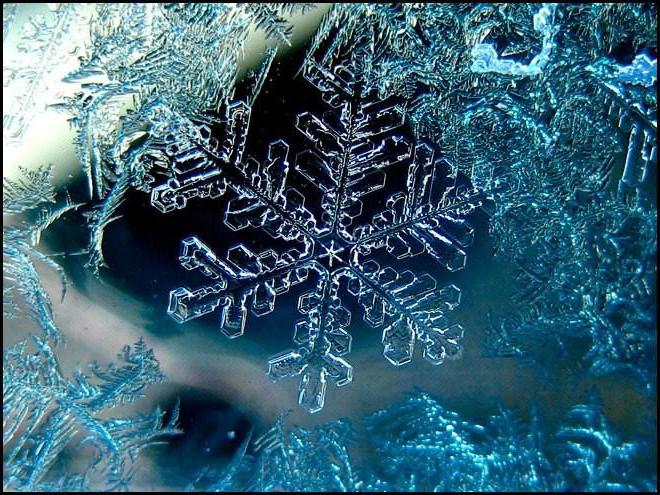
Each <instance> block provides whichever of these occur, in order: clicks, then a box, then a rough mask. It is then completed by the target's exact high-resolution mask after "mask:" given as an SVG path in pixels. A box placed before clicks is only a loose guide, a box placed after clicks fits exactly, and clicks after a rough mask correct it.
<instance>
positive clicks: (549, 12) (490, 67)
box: [472, 3, 557, 77]
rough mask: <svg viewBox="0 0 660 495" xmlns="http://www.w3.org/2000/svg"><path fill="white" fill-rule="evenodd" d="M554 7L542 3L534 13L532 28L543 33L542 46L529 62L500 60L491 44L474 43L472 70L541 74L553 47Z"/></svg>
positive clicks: (551, 4) (526, 74)
mask: <svg viewBox="0 0 660 495" xmlns="http://www.w3.org/2000/svg"><path fill="white" fill-rule="evenodd" d="M556 8H557V7H556V4H553V3H544V4H543V6H542V7H541V9H540V10H539V11H538V12H537V13H536V14H534V30H535V31H538V32H539V33H541V34H542V35H543V48H542V49H541V52H540V53H539V54H538V55H535V56H534V58H533V59H532V61H531V62H530V63H529V64H527V65H525V64H521V63H520V62H515V61H513V60H502V59H500V57H499V55H498V54H497V51H495V47H494V46H493V45H490V44H487V43H483V44H478V45H474V47H473V48H472V70H473V71H474V72H498V73H500V74H507V75H511V76H523V77H524V76H538V75H539V74H541V72H542V71H543V67H545V65H546V64H547V63H548V59H549V58H550V53H551V52H552V48H553V47H554V43H553V35H554V32H555V28H554V25H553V16H554V15H555V9H556Z"/></svg>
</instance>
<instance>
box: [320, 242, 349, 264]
mask: <svg viewBox="0 0 660 495" xmlns="http://www.w3.org/2000/svg"><path fill="white" fill-rule="evenodd" d="M320 248H321V249H320V253H321V254H319V256H318V258H317V259H318V260H319V261H320V262H321V263H322V264H323V265H324V266H327V267H328V268H329V269H333V268H337V267H338V266H340V265H343V264H348V260H347V258H346V257H347V256H348V252H349V249H348V246H347V245H346V244H345V243H344V242H342V241H340V240H337V239H332V240H331V241H330V243H329V244H322V245H321V246H320Z"/></svg>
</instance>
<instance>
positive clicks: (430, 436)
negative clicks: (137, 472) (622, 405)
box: [189, 392, 656, 492]
mask: <svg viewBox="0 0 660 495" xmlns="http://www.w3.org/2000/svg"><path fill="white" fill-rule="evenodd" d="M363 423H364V424H363V425H362V428H361V430H362V433H358V432H357V431H356V430H354V429H353V428H352V426H351V425H350V423H348V422H347V421H345V420H340V421H335V422H332V423H327V424H324V425H322V426H318V427H316V428H314V429H311V430H309V429H304V428H289V429H288V430H287V429H285V428H284V427H283V419H282V418H280V420H278V422H277V423H276V425H275V426H274V427H273V428H272V429H271V430H269V431H268V432H267V433H265V434H264V435H263V436H261V437H260V438H258V439H257V440H256V441H254V442H250V443H247V442H246V443H245V444H244V445H243V447H242V448H241V450H240V452H239V454H238V455H237V457H236V458H235V459H234V461H233V462H232V464H231V465H229V466H228V467H227V468H226V470H225V471H224V472H220V473H217V472H212V471H209V470H205V471H203V472H202V473H200V475H199V476H198V477H197V478H196V479H195V480H194V482H193V483H192V484H191V485H190V486H189V490H191V491H198V490H203V491H258V492H264V491H317V490H320V491H369V492H371V491H387V492H397V491H410V492H437V491H439V492H445V491H457V492H465V491H469V492H475V491H477V492H479V491H640V490H642V491H648V490H653V489H654V486H655V483H656V480H655V479H651V478H648V477H646V476H645V475H644V474H643V468H641V467H640V465H641V464H643V462H642V456H643V451H644V448H645V444H644V442H643V441H632V442H626V441H623V440H622V439H621V438H620V436H619V435H618V434H617V433H616V431H615V430H614V429H613V427H612V425H611V424H609V423H608V421H607V420H606V419H605V417H604V415H603V412H602V406H601V405H600V402H599V400H598V399H597V397H595V396H592V397H590V399H589V400H588V401H587V402H585V403H584V404H577V405H575V406H573V407H572V408H570V410H569V411H568V412H567V413H566V414H565V417H564V418H563V420H562V421H561V423H560V424H559V425H558V426H557V427H556V428H555V429H552V430H551V431H548V430H550V429H549V428H544V427H543V425H542V424H541V423H540V422H539V420H538V416H537V414H536V413H535V412H534V411H532V416H531V419H530V420H527V421H524V420H522V419H520V418H518V417H517V416H516V414H515V413H514V412H513V411H510V410H504V409H503V410H501V411H500V412H499V413H498V414H496V415H493V416H491V417H490V418H489V420H488V423H487V424H486V425H485V426H482V425H480V424H478V423H476V422H474V421H468V420H465V419H463V418H462V417H461V416H460V415H459V414H457V413H456V412H454V411H451V410H448V409H446V408H444V407H442V405H441V404H440V403H439V402H438V401H437V400H436V399H434V398H433V397H431V396H429V395H427V394H424V393H421V392H417V393H415V394H413V395H411V396H410V397H409V398H408V399H407V400H406V401H404V402H402V403H398V404H394V405H392V406H390V407H388V408H386V409H384V410H381V411H378V412H376V413H374V414H372V415H369V416H367V417H366V418H365V419H364V421H363ZM358 446H359V447H360V449H358V448H357V447H358ZM361 451H362V452H364V451H367V452H373V457H374V458H373V459H372V458H367V459H364V458H361V456H360V452H361Z"/></svg>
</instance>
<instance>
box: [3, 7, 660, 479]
mask: <svg viewBox="0 0 660 495" xmlns="http://www.w3.org/2000/svg"><path fill="white" fill-rule="evenodd" d="M312 7H313V6H312V5H309V4H295V5H292V4H282V3H261V4H256V3H243V4H241V3H238V4H202V3H198V4H140V3H131V4H100V5H96V6H89V5H82V4H80V5H79V4H49V10H50V13H49V14H48V15H45V16H36V17H32V18H30V19H29V20H28V21H26V22H25V24H24V26H23V27H22V29H21V40H20V42H19V44H18V55H17V56H16V57H14V59H13V60H5V59H4V56H3V86H4V87H5V88H7V90H8V91H7V99H6V100H5V98H4V94H3V138H4V139H3V141H4V142H13V141H17V140H21V139H22V138H23V137H24V135H25V130H26V128H27V126H28V124H29V122H30V121H31V119H32V118H33V116H34V115H35V114H36V113H38V112H40V111H42V110H43V109H44V107H45V106H46V105H50V107H51V108H55V109H58V110H60V111H63V112H66V113H67V115H68V116H69V117H70V122H71V124H72V127H73V129H74V132H75V148H76V153H77V155H78V158H79V159H80V162H81V165H82V170H83V172H84V173H85V174H86V176H87V182H88V189H89V202H88V203H87V204H85V205H84V206H83V205H82V204H77V203H75V204H74V202H73V201H72V200H71V199H70V198H69V197H68V196H67V197H65V198H63V199H59V198H57V195H56V194H55V191H54V189H53V188H52V187H51V186H50V177H51V173H52V170H51V168H50V167H42V168H41V169H38V170H33V171H24V173H23V176H22V178H19V179H13V180H5V181H4V184H3V193H4V194H3V310H4V311H3V313H4V316H5V318H8V319H12V318H14V319H15V318H22V317H26V318H28V319H29V321H31V322H32V324H33V325H34V326H35V328H36V329H37V331H36V332H35V333H34V335H33V339H32V341H33V344H34V348H35V351H34V352H33V351H30V350H29V345H28V343H27V341H25V342H22V343H19V344H17V345H15V346H13V347H9V348H5V351H4V360H3V416H4V418H3V419H4V424H3V433H4V436H3V446H4V449H3V450H4V456H3V457H4V470H3V474H4V476H3V479H4V487H5V488H6V489H12V490H13V489H18V490H57V489H89V488H97V487H104V488H109V489H115V488H120V487H125V486H126V484H127V483H128V481H129V480H130V478H131V476H132V474H133V470H132V467H131V466H132V465H133V463H134V459H135V455H136V454H137V452H138V451H140V450H141V449H142V448H143V447H144V446H146V445H148V444H150V443H151V442H152V441H153V440H154V439H156V438H159V437H161V436H162V435H168V434H173V433H175V432H176V425H175V423H176V411H174V413H173V414H172V415H171V420H170V421H169V422H168V423H167V424H166V425H163V424H162V414H161V412H160V411H156V412H155V413H153V414H152V415H148V416H139V417H134V418H113V419H109V415H108V410H111V409H112V408H114V407H116V406H119V405H121V404H125V403H130V402H133V401H135V400H136V399H138V398H139V397H140V396H141V395H142V392H143V389H144V388H145V387H146V386H147V385H149V384H151V383H154V382H158V381H161V380H162V379H163V375H162V373H161V371H160V369H159V366H158V362H157V360H156V359H155V357H154V355H153V353H152V352H151V351H150V350H149V349H147V347H146V345H145V344H144V342H143V341H141V340H140V341H139V342H138V343H137V344H135V346H134V347H130V346H127V347H126V348H125V349H124V351H123V352H122V354H121V355H120V360H121V361H122V364H121V365H120V366H119V367H117V366H110V367H108V368H107V369H102V368H100V367H99V366H98V365H92V374H93V375H94V377H95V378H90V377H89V376H87V375H85V374H83V373H82V372H76V373H75V374H74V376H73V378H67V377H66V376H65V374H64V373H62V372H61V371H60V369H59V366H58V361H57V356H56V352H55V351H56V349H57V346H58V345H59V344H58V343H59V342H61V341H62V340H63V333H64V332H62V331H61V330H60V329H59V328H58V327H57V325H56V323H55V321H54V317H53V309H52V302H51V300H50V298H49V296H48V294H47V293H46V291H45V290H44V288H43V286H42V284H41V282H40V279H39V275H38V272H37V269H36V266H37V265H38V264H44V265H46V266H48V267H50V268H52V269H54V270H56V271H58V272H59V274H60V276H61V278H62V280H63V289H64V290H63V293H64V292H65V289H66V277H65V276H64V272H63V270H62V269H61V268H60V267H59V265H58V264H57V263H56V262H55V261H54V258H53V257H52V256H48V255H46V254H44V253H43V252H41V250H40V249H38V247H37V246H38V244H39V240H40V237H41V234H42V232H43V231H44V230H45V229H47V228H48V227H49V226H50V225H51V224H52V223H53V222H55V221H57V220H58V219H59V218H60V217H62V216H65V215H67V214H69V213H71V212H72V210H75V209H78V208H81V207H84V209H85V215H86V217H87V220H88V224H89V231H90V236H89V244H88V249H87V256H88V261H87V267H88V268H89V269H90V270H91V271H92V272H93V273H95V274H96V275H99V276H100V275H102V272H101V268H103V267H105V260H104V257H103V235H104V230H105V228H106V227H107V226H108V224H110V223H111V222H112V221H114V220H115V219H116V218H118V216H119V215H120V214H121V205H122V201H123V199H124V198H125V196H126V195H127V194H128V193H129V192H131V191H132V190H138V191H141V192H143V193H145V194H148V195H149V198H150V203H151V206H152V207H153V208H155V209H156V210H158V211H160V212H161V213H162V214H164V215H167V214H172V212H175V211H176V210H181V209H184V208H185V207H186V206H188V205H189V204H190V203H191V202H202V201H206V202H208V203H209V204H211V202H214V203H213V204H216V202H217V203H218V204H222V205H223V212H222V215H220V216H219V217H218V218H217V227H218V229H226V231H227V232H231V233H232V234H233V233H234V232H238V233H246V234H249V233H254V234H255V236H256V235H260V236H261V235H263V237H265V238H267V239H268V240H269V243H270V244H269V246H268V247H266V248H265V249H262V248H259V249H257V248H256V247H255V246H254V245H253V244H250V243H247V242H243V243H239V244H237V245H234V246H232V247H231V248H230V249H229V250H227V251H226V252H224V251H223V252H221V251H220V250H219V249H218V248H217V247H215V246H213V245H211V244H210V243H208V242H205V239H203V238H201V236H197V235H191V236H189V237H187V238H185V239H182V242H181V250H180V254H179V262H180V264H181V266H182V267H183V268H184V269H186V270H189V271H192V272H198V273H199V274H201V276H202V277H205V278H206V279H208V282H207V283H206V284H205V285H202V286H200V287H196V288H189V287H178V288H174V289H173V290H172V291H171V293H170V302H169V306H168V308H167V312H168V313H169V315H170V316H171V317H172V318H174V319H175V320H177V321H179V322H182V323H183V322H186V321H190V320H192V319H195V318H198V317H201V316H204V315H207V314H210V313H216V314H217V321H218V326H219V328H220V330H221V332H222V333H223V334H224V335H225V336H227V337H229V338H234V337H238V336H240V335H242V334H243V333H244V331H245V330H246V329H247V328H249V321H248V319H249V318H248V312H251V313H252V314H254V315H255V316H261V315H265V314H268V313H270V312H272V311H274V309H275V304H276V299H277V297H278V296H280V295H283V294H285V293H287V292H289V291H291V289H297V288H296V287H294V286H299V288H300V289H299V290H300V294H299V295H298V294H297V295H298V299H297V301H298V304H297V309H298V312H299V314H300V319H299V321H297V323H296V324H295V328H294V331H293V341H294V346H293V349H291V350H286V351H284V352H282V353H281V354H279V355H277V356H275V357H273V358H272V359H270V361H269V364H268V373H269V375H270V376H271V378H273V379H274V380H279V379H283V378H286V377H292V376H300V386H299V395H298V398H299V403H300V404H301V405H302V406H303V407H304V408H305V409H307V410H308V411H310V412H317V411H319V410H321V409H322V408H323V406H324V401H325V395H326V387H327V383H328V382H333V383H335V384H336V385H338V386H343V385H347V384H349V383H350V382H351V380H352V377H353V368H352V367H351V365H350V364H349V360H348V357H347V356H348V354H349V353H350V350H351V344H352V336H351V333H350V330H351V325H355V321H356V319H357V318H360V317H361V318H363V320H364V321H365V322H366V323H367V324H369V325H371V326H373V327H375V328H378V329H379V331H381V332H382V343H383V346H384V351H383V354H384V356H385V358H386V359H387V360H388V361H389V362H390V363H392V364H393V365H397V366H398V365H404V364H406V363H408V362H409V361H410V360H411V359H412V357H413V353H414V349H415V348H416V347H417V348H418V349H419V350H420V351H421V353H422V354H423V356H424V357H425V358H426V359H427V360H428V361H429V362H431V363H432V364H440V363H442V362H444V361H445V360H449V359H456V358H458V357H460V355H461V349H462V342H461V340H462V337H463V330H462V327H461V325H460V323H459V322H453V321H450V320H449V318H448V313H449V312H450V311H451V310H452V309H454V308H455V307H456V306H457V305H458V304H459V302H460V294H461V292H460V290H459V289H458V288H457V287H456V286H455V285H452V284H446V285H443V284H439V283H438V281H437V280H436V278H437V276H436V277H434V276H432V275H431V274H430V273H425V272H424V271H422V270H419V268H418V267H419V265H420V263H411V262H410V260H411V259H413V258H414V260H413V261H417V260H424V261H429V260H430V261H432V265H433V268H442V269H444V270H448V271H450V272H453V271H457V270H460V269H462V268H463V267H464V266H465V264H466V256H467V248H468V247H469V245H470V243H471V241H472V237H473V229H472V227H471V226H470V224H469V221H468V219H467V217H468V215H470V214H471V213H472V212H474V211H475V210H477V209H482V210H484V211H486V213H487V214H488V215H489V217H490V218H489V233H490V234H491V236H492V240H493V242H494V246H495V254H496V256H499V257H500V259H504V260H508V261H510V262H511V263H512V264H513V266H514V268H513V272H514V273H513V277H514V282H515V286H516V293H515V296H514V301H513V302H514V304H515V306H516V308H515V311H514V312H512V313H508V314H503V313H502V312H500V311H499V310H498V309H497V308H493V309H492V312H491V325H490V328H489V329H488V331H487V332H486V335H485V339H484V340H483V342H482V349H481V350H482V351H483V353H484V354H486V355H488V356H497V357H502V356H510V357H516V358H520V359H521V360H522V361H523V362H526V363H533V364H534V365H535V366H538V367H539V368H544V367H550V366H549V364H551V362H554V361H556V360H557V353H559V355H560V358H561V359H560V361H561V362H562V363H564V365H565V366H567V367H569V368H570V369H572V370H574V371H575V370H581V369H585V370H588V372H589V373H592V374H595V375H603V374H612V373H625V374H629V375H631V376H633V377H634V378H635V379H636V381H637V382H638V383H639V384H640V386H641V389H642V390H643V391H645V392H646V393H648V394H655V393H656V390H655V384H656V380H657V373H656V367H657V357H656V354H657V316H656V308H657V307H656V302H655V298H656V295H657V294H656V292H657V287H656V274H657V259H656V256H657V240H656V238H657V200H656V194H657V186H656V180H657V95H656V90H657V61H656V59H655V57H656V50H657V38H656V31H657V11H656V7H655V6H654V5H652V4H519V3H515V4H514V3H511V4H501V3H500V4H465V3H463V4H424V3H410V4H367V3H363V4H333V5H332V6H330V7H329V9H328V11H327V13H326V14H325V15H324V17H323V19H322V20H321V22H320V24H319V26H318V28H317V30H316V32H315V34H314V35H313V37H312V38H311V40H309V42H308V44H307V47H306V54H305V56H304V60H303V61H302V65H301V67H300V72H299V76H300V77H303V78H304V79H305V80H306V81H307V83H308V84H309V85H310V87H311V88H312V90H313V91H314V92H315V94H316V95H317V97H318V99H319V100H322V101H323V102H324V104H325V105H326V107H325V110H324V111H317V110H313V111H312V110H311V108H318V105H310V110H309V111H303V112H300V113H298V114H297V116H296V117H295V122H293V123H292V124H293V126H294V127H295V129H296V132H297V133H298V134H297V137H298V138H299V139H294V140H292V139H290V136H282V137H281V138H280V139H277V138H276V139H274V140H273V141H272V142H270V144H269V145H268V146H267V149H250V148H249V147H248V143H251V142H252V141H251V140H249V139H248V137H249V136H250V131H251V120H254V119H256V118H258V117H257V116H256V115H253V113H255V112H254V109H255V105H254V103H255V101H256V99H257V98H258V97H259V98H262V99H263V98H266V96H264V95H261V96H260V93H261V92H262V89H263V88H264V86H265V85H267V84H268V78H269V77H270V76H271V68H272V67H273V65H274V64H275V63H276V57H277V56H278V52H281V50H280V49H281V48H283V47H285V46H288V45H290V43H291V39H292V34H293V30H292V26H291V25H290V23H289V19H290V17H291V16H292V15H294V14H297V13H304V12H306V11H307V10H308V9H311V8H312ZM17 19H19V15H18V10H17V5H16V4H3V39H5V37H6V36H7V33H8V32H9V30H10V29H11V28H13V26H14V24H16V22H17ZM81 26H84V27H85V29H83V30H81V29H79V28H80V27H81ZM87 26H89V29H87ZM83 31H84V32H85V35H82V34H81V33H82V32H83ZM252 32H257V33H260V35H261V36H263V37H264V38H266V39H267V40H268V41H269V42H270V46H269V48H268V49H267V50H266V54H265V57H264V60H263V62H262V63H261V66H260V68H259V69H258V70H257V71H256V72H252V73H251V74H250V75H249V77H247V78H246V79H247V81H248V83H245V81H239V76H240V74H241V63H242V61H243V58H244V53H245V49H246V44H247V41H248V38H249V37H250V36H251V33H252ZM72 56H73V57H74V58H75V59H76V65H77V67H75V68H70V67H68V62H66V61H67V60H68V61H70V60H71V57H72ZM53 78H55V79H58V80H62V81H63V82H65V83H67V84H69V85H70V87H71V91H70V94H69V96H67V97H64V98H61V99H59V100H57V101H50V100H48V95H50V93H49V92H48V91H47V89H48V86H49V84H51V83H52V79H53ZM239 83H240V84H239ZM246 88H247V89H246ZM3 93H4V91H3ZM269 97H270V98H273V97H274V96H272V95H270V96H269ZM5 217H6V218H5ZM7 218H8V219H9V220H8V221H7ZM427 264H428V263H427ZM410 266H414V267H415V268H409V267H410ZM110 268H112V267H110ZM429 271H432V270H431V269H430V268H429ZM433 273H434V274H435V273H438V270H433ZM302 287H305V289H304V290H303V289H302ZM310 287H311V288H310ZM349 301H350V304H349ZM353 303H355V304H353ZM349 306H350V308H351V309H350V310H349ZM353 308H357V310H356V309H353ZM164 310H165V308H164ZM364 426H365V429H366V433H364V435H365V436H364V437H362V438H363V440H364V442H366V443H368V444H369V445H370V446H371V447H372V448H373V450H375V452H377V455H376V456H375V457H376V458H375V459H373V460H372V461H373V462H371V463H368V464H365V465H364V466H363V465H362V464H360V463H358V464H359V466H358V465H356V464H354V461H353V460H352V457H351V453H350V452H351V447H350V446H351V442H353V441H354V440H355V439H356V438H359V437H360V435H357V434H356V433H355V432H352V430H351V428H350V427H349V425H348V424H347V423H345V422H340V423H336V424H333V425H326V426H324V427H322V428H320V429H316V430H314V431H307V430H302V429H296V430H294V431H291V432H289V433H287V432H285V430H284V428H283V426H282V423H278V425H276V428H275V429H274V430H272V431H271V432H270V433H269V434H268V435H266V436H265V437H262V438H260V439H259V440H258V441H257V442H256V443H255V445H252V444H247V443H246V444H245V445H244V447H243V449H242V450H241V451H240V452H239V456H238V457H237V458H236V459H235V461H234V462H233V463H232V464H231V465H230V466H229V468H228V471H227V472H226V473H224V474H223V475H222V477H221V478H217V477H216V479H215V480H214V482H213V483H212V484H211V485H209V486H206V487H205V488H208V489H223V490H224V489H255V490H262V489H263V490H266V489H269V490H270V489H279V490H295V489H313V488H316V489H319V490H328V489H335V490H385V489H387V490H439V491H444V490H601V489H602V490H633V489H637V490H639V489H653V486H654V484H655V481H654V480H651V479H649V478H648V476H645V475H641V474H639V472H638V470H637V469H638V453H639V451H640V449H641V448H642V446H641V444H639V443H637V442H631V443H626V442H623V441H622V440H620V439H619V438H618V436H617V435H615V434H614V433H613V431H612V428H611V427H610V425H609V423H608V422H607V421H606V419H605V417H604V414H603V412H602V411H601V410H600V409H599V407H598V406H597V404H596V403H593V402H592V403H589V404H583V405H578V406H575V407H574V408H572V409H571V410H570V411H569V413H568V415H567V417H566V419H565V421H564V422H563V423H562V425H561V426H560V427H559V428H558V430H557V431H556V433H555V434H553V435H547V434H545V433H543V432H542V431H541V430H540V429H539V427H538V425H537V424H536V423H535V422H534V421H532V422H531V423H530V424H529V425H523V424H521V423H520V422H519V421H517V420H515V418H514V417H513V415H512V414H511V413H509V412H502V413H501V414H500V415H498V416H495V417H493V418H492V419H491V421H490V422H489V423H488V424H487V425H486V426H480V425H478V424H476V423H473V422H471V421H467V420H464V419H462V418H461V416H460V415H459V414H458V413H454V412H451V411H448V410H446V409H444V408H443V407H442V406H441V405H440V404H438V403H437V402H436V401H435V400H434V399H432V398H430V397H429V396H426V395H423V394H418V395H416V396H414V397H412V398H411V399H410V400H409V401H407V402H406V403H404V404H401V405H398V406H393V407H391V408H389V409H387V410H384V411H381V412H379V413H376V414H374V415H373V416H371V417H369V418H367V419H366V422H365V425H364ZM76 449H79V450H80V449H82V450H85V451H87V450H88V451H89V452H90V454H89V455H88V456H86V459H88V460H90V463H89V465H88V466H81V465H80V463H77V464H76V463H75V462H73V461H72V459H73V458H74V457H75V456H74V455H73V452H72V451H75V450H76ZM356 466H357V467H356ZM302 480H305V482H308V481H309V480H312V483H316V484H317V485H314V486H310V485H304V486H303V485H300V484H298V483H301V482H302ZM198 481H200V480H198Z"/></svg>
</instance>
